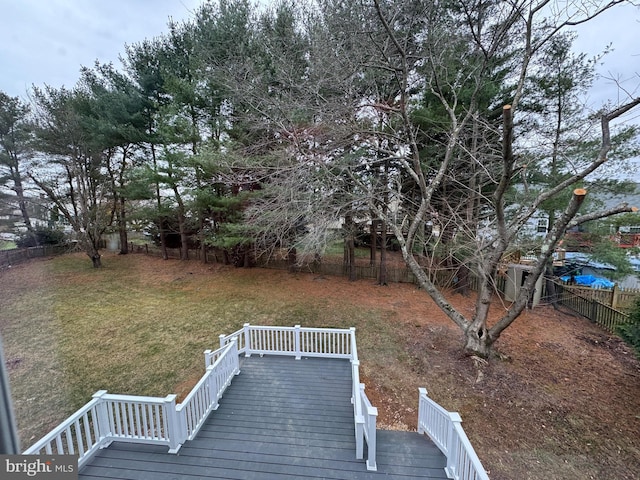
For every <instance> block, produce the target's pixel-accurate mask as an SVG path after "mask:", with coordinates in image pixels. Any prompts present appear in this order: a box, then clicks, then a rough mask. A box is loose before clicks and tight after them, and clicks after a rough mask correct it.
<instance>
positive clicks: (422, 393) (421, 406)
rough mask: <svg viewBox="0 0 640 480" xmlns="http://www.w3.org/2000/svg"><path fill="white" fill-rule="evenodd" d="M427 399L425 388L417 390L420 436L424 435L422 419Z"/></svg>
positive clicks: (423, 420)
mask: <svg viewBox="0 0 640 480" xmlns="http://www.w3.org/2000/svg"><path fill="white" fill-rule="evenodd" d="M426 398H427V389H426V388H422V387H420V388H418V433H419V434H420V435H422V434H424V432H425V430H424V423H425V421H426V419H425V418H424V409H425V407H424V402H425V400H426Z"/></svg>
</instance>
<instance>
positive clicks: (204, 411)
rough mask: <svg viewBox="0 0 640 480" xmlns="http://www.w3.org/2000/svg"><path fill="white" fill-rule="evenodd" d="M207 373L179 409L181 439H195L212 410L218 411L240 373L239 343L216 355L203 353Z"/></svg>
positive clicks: (225, 347)
mask: <svg viewBox="0 0 640 480" xmlns="http://www.w3.org/2000/svg"><path fill="white" fill-rule="evenodd" d="M204 356H205V368H206V373H205V374H204V376H203V377H202V378H201V379H200V381H199V382H198V383H197V384H196V385H195V386H194V387H193V389H192V390H191V392H189V395H187V396H186V398H185V399H184V400H183V401H182V403H180V404H179V405H178V406H177V407H176V410H177V412H178V420H179V422H180V427H181V432H182V438H183V439H186V440H193V439H194V438H195V436H196V435H197V433H198V431H199V430H200V427H202V425H203V424H204V422H205V420H206V419H207V417H208V416H209V413H211V411H212V410H216V409H217V408H218V405H219V401H220V399H221V398H222V394H223V393H224V391H225V390H226V389H227V387H228V386H229V385H230V384H231V380H232V379H233V377H234V375H238V374H239V373H240V362H239V360H238V347H237V342H235V341H232V342H230V343H229V344H227V345H225V346H224V347H221V348H219V349H218V350H216V351H215V352H212V351H210V350H207V351H205V352H204Z"/></svg>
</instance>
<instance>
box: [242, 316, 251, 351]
mask: <svg viewBox="0 0 640 480" xmlns="http://www.w3.org/2000/svg"><path fill="white" fill-rule="evenodd" d="M250 326H251V325H250V324H249V323H245V324H244V325H243V326H242V329H243V330H244V356H245V357H250V356H251V332H250V331H249V327H250Z"/></svg>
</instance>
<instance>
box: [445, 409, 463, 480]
mask: <svg viewBox="0 0 640 480" xmlns="http://www.w3.org/2000/svg"><path fill="white" fill-rule="evenodd" d="M456 423H457V424H460V423H462V418H460V415H459V414H458V413H457V412H449V434H448V435H447V454H446V455H447V468H445V471H446V472H447V475H448V476H449V478H456V477H455V476H456V473H457V472H456V466H457V465H458V455H459V454H460V452H458V448H457V444H458V442H457V441H456V437H457V435H458V433H457V432H456V429H455V425H456Z"/></svg>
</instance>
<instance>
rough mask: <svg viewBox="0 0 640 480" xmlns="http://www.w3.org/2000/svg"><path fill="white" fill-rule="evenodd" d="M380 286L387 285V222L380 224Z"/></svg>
mask: <svg viewBox="0 0 640 480" xmlns="http://www.w3.org/2000/svg"><path fill="white" fill-rule="evenodd" d="M378 284H379V285H387V222H385V221H383V222H380V275H379V277H378Z"/></svg>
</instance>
